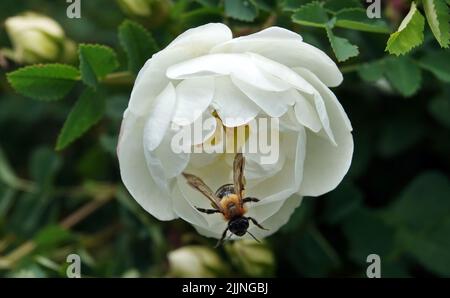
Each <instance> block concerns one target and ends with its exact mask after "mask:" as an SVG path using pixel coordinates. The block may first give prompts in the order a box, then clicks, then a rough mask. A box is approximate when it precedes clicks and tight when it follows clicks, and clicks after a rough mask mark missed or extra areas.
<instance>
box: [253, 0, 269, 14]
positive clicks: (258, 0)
mask: <svg viewBox="0 0 450 298" xmlns="http://www.w3.org/2000/svg"><path fill="white" fill-rule="evenodd" d="M250 1H251V2H252V3H253V4H254V5H255V6H256V7H257V8H259V9H261V10H263V11H269V12H270V11H271V10H273V9H274V8H275V7H274V6H273V3H272V1H270V0H269V1H268V0H250Z"/></svg>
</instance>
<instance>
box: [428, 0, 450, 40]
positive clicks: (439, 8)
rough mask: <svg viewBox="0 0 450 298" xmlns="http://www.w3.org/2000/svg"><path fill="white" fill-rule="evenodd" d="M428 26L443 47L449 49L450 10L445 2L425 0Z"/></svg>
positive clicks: (441, 0) (442, 0)
mask: <svg viewBox="0 0 450 298" xmlns="http://www.w3.org/2000/svg"><path fill="white" fill-rule="evenodd" d="M423 8H424V10H425V16H426V17H427V21H428V25H430V28H431V31H432V32H433V34H434V37H436V40H437V41H438V42H439V44H440V45H441V47H443V48H447V47H448V44H449V40H450V25H449V22H450V10H449V8H448V6H447V4H446V3H445V2H444V0H423Z"/></svg>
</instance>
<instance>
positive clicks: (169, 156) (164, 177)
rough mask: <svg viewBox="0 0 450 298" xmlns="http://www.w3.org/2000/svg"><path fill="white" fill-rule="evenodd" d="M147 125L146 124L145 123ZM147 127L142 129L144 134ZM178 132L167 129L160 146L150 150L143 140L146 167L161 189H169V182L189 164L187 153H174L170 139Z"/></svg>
mask: <svg viewBox="0 0 450 298" xmlns="http://www.w3.org/2000/svg"><path fill="white" fill-rule="evenodd" d="M147 123H148V122H147ZM146 130H147V126H146V127H145V129H144V134H146ZM177 133H179V130H174V129H168V130H167V132H166V134H165V136H164V138H163V140H162V142H161V144H160V145H159V146H158V147H157V148H156V149H154V150H150V149H149V146H148V145H147V143H145V138H144V154H145V160H146V162H147V167H148V168H149V170H150V174H151V175H152V177H153V179H154V180H155V182H156V183H157V184H158V186H160V187H161V188H166V189H167V190H168V188H169V182H170V181H169V180H170V179H171V178H174V177H176V176H178V175H180V174H181V172H182V171H183V170H184V169H185V168H186V166H187V164H188V162H189V153H186V152H175V151H174V150H173V148H172V139H173V137H174V135H175V134H177Z"/></svg>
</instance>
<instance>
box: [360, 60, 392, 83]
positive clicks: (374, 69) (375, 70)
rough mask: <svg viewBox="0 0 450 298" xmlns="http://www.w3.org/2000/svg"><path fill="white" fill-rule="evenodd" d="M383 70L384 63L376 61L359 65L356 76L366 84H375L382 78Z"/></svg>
mask: <svg viewBox="0 0 450 298" xmlns="http://www.w3.org/2000/svg"><path fill="white" fill-rule="evenodd" d="M384 69H385V66H384V61H382V60H378V61H375V62H370V63H364V64H363V65H361V67H359V68H358V74H359V76H360V77H361V78H362V79H363V80H364V81H366V82H375V81H378V80H379V79H381V78H382V77H383V74H384Z"/></svg>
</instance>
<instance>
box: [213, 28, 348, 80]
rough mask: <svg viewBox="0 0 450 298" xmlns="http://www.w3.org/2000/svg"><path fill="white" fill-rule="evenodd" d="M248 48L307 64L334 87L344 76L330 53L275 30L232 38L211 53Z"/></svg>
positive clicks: (287, 61)
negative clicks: (273, 32)
mask: <svg viewBox="0 0 450 298" xmlns="http://www.w3.org/2000/svg"><path fill="white" fill-rule="evenodd" d="M294 34H295V33H294ZM286 37H287V36H286ZM246 52H251V53H256V54H259V55H262V56H264V57H266V58H268V59H271V60H273V61H277V62H278V63H281V64H283V65H286V66H288V67H291V68H292V67H304V68H307V69H309V70H311V71H312V72H313V73H314V74H315V75H316V76H318V77H319V79H320V80H321V81H322V82H324V83H325V84H326V85H327V86H330V87H334V86H338V85H339V84H340V83H341V82H342V79H343V77H342V73H341V72H340V71H339V68H338V67H337V65H336V63H334V61H333V60H331V58H330V57H328V55H327V54H325V53H324V52H323V51H321V50H319V49H318V48H316V47H314V46H312V45H310V44H307V43H305V42H302V41H301V40H299V39H298V38H297V39H296V38H281V37H280V38H276V37H275V34H272V36H263V35H261V36H258V35H257V34H254V35H249V36H248V37H245V38H244V37H242V38H235V39H232V40H230V41H228V42H225V43H223V44H220V45H217V46H216V47H214V48H213V49H212V50H211V53H246Z"/></svg>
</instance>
